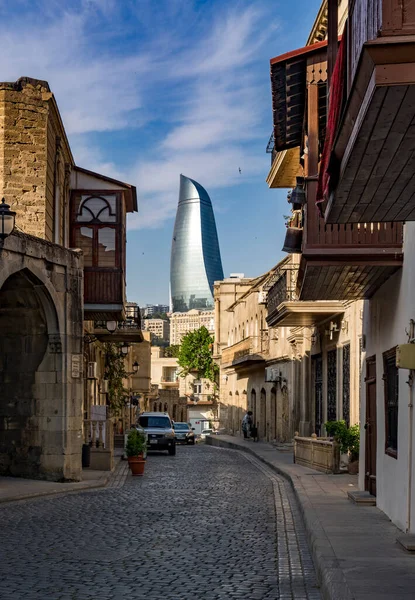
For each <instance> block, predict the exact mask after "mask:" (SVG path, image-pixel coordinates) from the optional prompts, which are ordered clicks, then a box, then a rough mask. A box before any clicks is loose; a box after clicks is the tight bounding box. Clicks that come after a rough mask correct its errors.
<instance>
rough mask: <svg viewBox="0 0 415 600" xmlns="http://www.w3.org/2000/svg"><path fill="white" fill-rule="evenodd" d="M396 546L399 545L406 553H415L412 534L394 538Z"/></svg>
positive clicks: (414, 537)
mask: <svg viewBox="0 0 415 600" xmlns="http://www.w3.org/2000/svg"><path fill="white" fill-rule="evenodd" d="M396 541H397V542H398V544H400V545H401V546H402V547H403V548H405V550H407V552H411V553H414V552H415V535H414V534H413V533H405V534H404V535H400V536H399V537H397V538H396Z"/></svg>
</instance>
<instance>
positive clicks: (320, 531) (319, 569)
mask: <svg viewBox="0 0 415 600" xmlns="http://www.w3.org/2000/svg"><path fill="white" fill-rule="evenodd" d="M206 443H207V444H208V445H210V446H218V447H222V448H230V449H232V450H239V451H240V452H247V453H248V454H252V455H253V456H255V458H257V459H258V460H260V461H261V462H263V463H264V464H266V465H267V466H268V467H270V468H271V469H273V471H275V472H276V473H278V475H281V476H282V477H284V479H286V480H287V481H288V482H289V483H290V484H291V487H292V489H293V491H294V494H295V497H296V499H297V502H298V505H299V507H300V512H301V514H302V517H303V521H304V525H305V529H306V533H307V539H308V544H309V547H310V552H311V555H312V558H313V562H314V567H315V569H316V573H317V579H318V582H319V584H320V591H321V595H322V597H323V599H324V600H354V598H355V597H354V595H353V594H352V592H351V590H350V588H349V586H348V584H347V581H346V578H345V576H344V573H343V570H342V569H341V567H340V564H339V561H338V558H337V556H336V554H335V552H334V550H333V548H332V546H331V544H330V541H329V539H328V537H327V535H326V533H325V531H324V528H323V526H322V524H321V522H320V520H319V518H318V516H317V514H316V512H315V510H314V508H313V506H312V504H311V502H310V499H309V497H308V496H307V494H306V492H305V491H304V488H303V486H302V483H301V479H300V477H296V476H293V475H291V473H288V472H287V471H286V470H285V469H284V468H282V467H277V466H276V465H274V464H273V463H272V462H269V461H268V460H266V459H265V458H263V457H262V456H260V455H259V454H256V452H254V451H253V450H252V449H251V448H249V447H248V446H247V447H244V446H239V445H238V444H234V443H232V442H229V441H227V440H221V439H220V438H217V437H209V436H208V437H207V438H206Z"/></svg>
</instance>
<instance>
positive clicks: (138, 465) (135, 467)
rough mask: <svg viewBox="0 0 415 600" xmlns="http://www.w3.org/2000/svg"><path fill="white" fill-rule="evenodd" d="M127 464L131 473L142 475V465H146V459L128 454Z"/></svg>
mask: <svg viewBox="0 0 415 600" xmlns="http://www.w3.org/2000/svg"><path fill="white" fill-rule="evenodd" d="M128 464H129V467H130V469H131V475H144V467H145V465H146V461H145V460H144V458H143V455H142V454H141V456H129V457H128Z"/></svg>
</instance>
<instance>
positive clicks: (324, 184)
mask: <svg viewBox="0 0 415 600" xmlns="http://www.w3.org/2000/svg"><path fill="white" fill-rule="evenodd" d="M345 77H346V36H345V35H343V36H342V39H341V42H340V46H339V51H338V53H337V59H336V63H335V65H334V69H333V73H332V76H331V82H330V99H329V112H328V116H327V129H326V139H325V142H324V148H323V152H322V155H321V161H320V174H319V178H318V186H317V199H316V204H317V207H318V208H319V210H320V212H322V210H323V206H322V203H323V202H326V201H327V200H328V198H329V193H330V178H331V177H332V176H333V175H334V173H333V161H330V158H331V152H332V149H333V145H334V140H335V137H336V133H337V126H338V124H339V120H340V116H341V111H342V106H343V94H344V87H345ZM334 168H335V167H334Z"/></svg>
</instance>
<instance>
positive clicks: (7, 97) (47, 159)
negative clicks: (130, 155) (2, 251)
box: [0, 77, 74, 244]
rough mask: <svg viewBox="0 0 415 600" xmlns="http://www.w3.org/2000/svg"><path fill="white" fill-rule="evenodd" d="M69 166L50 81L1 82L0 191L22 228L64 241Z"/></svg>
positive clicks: (44, 236) (43, 236) (24, 78)
mask: <svg viewBox="0 0 415 600" xmlns="http://www.w3.org/2000/svg"><path fill="white" fill-rule="evenodd" d="M73 164H74V162H73V158H72V155H71V152H70V149H69V144H68V141H67V138H66V134H65V131H64V129H63V126H62V123H61V120H60V117H59V112H58V109H57V107H56V103H55V100H54V98H53V94H52V93H51V91H50V88H49V85H48V83H47V82H46V81H39V80H37V79H30V78H28V77H22V78H20V79H18V80H17V81H16V82H14V83H0V187H1V188H2V190H3V195H4V196H5V198H6V201H7V202H8V203H9V204H10V205H11V206H12V208H13V210H15V211H16V213H17V216H16V224H17V226H18V227H19V228H20V229H22V230H24V231H25V232H26V233H28V234H30V235H34V236H36V237H39V238H43V239H46V240H48V241H55V242H57V243H61V244H65V243H66V242H65V240H64V226H63V221H64V219H65V217H66V218H67V200H68V193H69V192H68V176H65V173H66V171H67V170H68V168H70V167H71V166H73ZM65 169H66V170H65ZM58 189H59V191H57V190H58ZM55 198H56V200H55ZM57 201H59V203H60V205H61V206H60V207H59V208H58V209H56V206H55V204H56V202H57ZM56 213H57V214H56ZM55 216H57V220H58V222H57V223H55ZM55 231H57V232H58V233H57V234H56V236H55V235H54V233H55Z"/></svg>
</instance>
